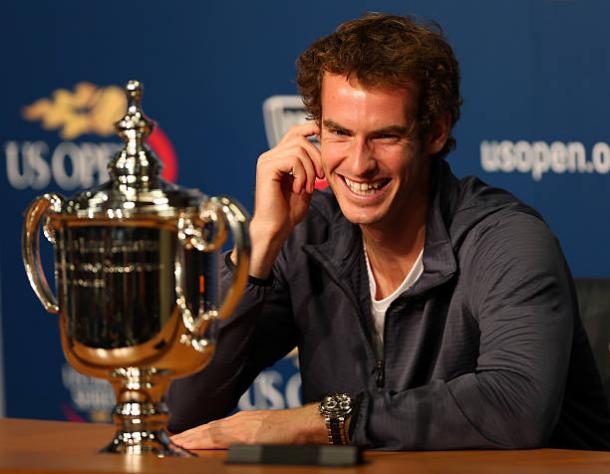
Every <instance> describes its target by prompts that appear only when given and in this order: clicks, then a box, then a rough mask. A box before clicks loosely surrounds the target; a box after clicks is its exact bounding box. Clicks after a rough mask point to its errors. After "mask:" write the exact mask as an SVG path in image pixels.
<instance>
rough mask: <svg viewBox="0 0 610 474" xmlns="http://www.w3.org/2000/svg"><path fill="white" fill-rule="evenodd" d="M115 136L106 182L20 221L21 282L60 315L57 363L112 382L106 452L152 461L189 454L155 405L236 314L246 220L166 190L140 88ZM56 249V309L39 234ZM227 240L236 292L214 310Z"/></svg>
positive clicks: (194, 193)
mask: <svg viewBox="0 0 610 474" xmlns="http://www.w3.org/2000/svg"><path fill="white" fill-rule="evenodd" d="M126 93H127V97H128V109H127V113H126V115H125V116H124V117H123V118H122V119H121V120H120V121H119V122H118V123H117V124H116V130H117V133H118V135H119V136H120V137H121V138H122V140H123V141H124V142H125V146H124V147H123V149H122V150H121V151H119V152H118V153H117V155H116V156H115V158H114V159H113V161H112V162H111V163H110V164H109V165H108V169H109V174H110V179H109V181H107V182H106V183H104V184H102V185H100V186H99V187H97V188H94V189H91V190H88V191H84V192H82V193H80V194H77V195H76V196H74V197H73V198H71V199H68V200H66V199H64V198H62V197H61V196H59V195H57V194H45V195H43V196H40V197H38V198H37V199H36V200H34V202H33V203H32V204H31V205H30V207H29V208H28V209H27V211H26V214H25V222H24V226H23V238H22V251H23V261H24V265H25V269H26V272H27V275H28V279H29V281H30V284H31V285H32V288H33V289H34V291H35V293H36V295H37V296H38V298H39V299H40V301H41V302H42V304H43V305H44V307H45V309H46V310H47V311H49V312H50V313H59V324H60V333H61V342H62V347H63V352H64V354H65V356H66V358H67V360H68V361H69V363H70V364H71V365H72V366H73V367H74V368H75V369H76V370H78V371H79V372H81V373H83V374H85V375H89V376H93V377H100V378H104V379H107V380H109V381H110V383H111V384H112V386H113V388H114V390H115V393H116V398H117V405H116V407H115V409H114V412H113V419H114V421H115V423H116V425H117V432H116V435H115V437H114V439H113V440H112V442H111V443H110V444H109V445H108V446H107V447H106V448H105V449H104V450H103V451H105V452H113V453H127V454H145V453H152V454H156V455H158V456H168V455H184V456H188V455H190V453H189V452H188V451H186V450H184V449H182V448H180V447H178V446H176V445H175V444H173V443H172V442H171V441H170V439H169V437H168V434H167V431H166V426H167V420H168V416H169V415H168V411H167V407H166V405H165V404H164V403H163V400H162V397H163V395H164V393H165V392H166V390H167V388H168V385H169V383H170V381H171V380H172V379H174V378H176V377H182V376H185V375H188V374H191V373H194V372H196V371H199V370H201V369H203V368H204V367H205V366H206V365H207V364H208V363H209V362H210V359H211V357H212V355H213V353H214V347H215V344H216V336H215V335H216V331H217V325H218V322H219V321H220V320H221V319H223V318H226V317H227V316H229V315H230V314H231V312H232V311H233V309H234V308H235V306H236V304H237V302H238V300H239V298H240V296H241V293H242V291H243V288H244V286H245V283H246V281H247V277H248V263H249V254H250V242H249V237H248V231H247V215H246V212H245V211H243V209H242V208H241V206H240V205H239V204H238V203H237V202H235V201H233V200H231V199H229V198H227V197H216V198H208V197H207V196H205V195H204V194H202V193H201V192H199V191H198V190H192V189H182V188H180V187H178V186H175V185H173V184H170V183H167V182H165V181H163V180H162V179H161V178H160V177H159V174H160V171H161V165H160V163H159V160H158V159H157V158H156V157H155V156H154V154H153V153H152V152H151V150H150V149H149V148H148V147H147V146H146V145H145V144H144V140H145V138H146V137H147V136H148V135H149V134H150V133H151V131H152V129H153V127H154V123H153V122H151V121H150V120H149V119H148V118H147V117H146V116H145V115H144V114H143V112H142V109H141V107H140V102H141V97H142V86H141V85H140V83H138V82H137V81H130V82H129V83H128V84H127V87H126ZM41 227H42V230H43V232H44V235H45V236H46V238H47V239H48V240H49V241H50V242H51V243H52V244H53V246H54V249H55V277H56V288H57V297H55V295H54V294H53V291H52V290H51V288H50V287H49V284H48V282H47V279H46V277H45V274H44V271H43V268H42V264H41V259H40V243H39V241H40V233H41V232H40V229H41ZM229 231H230V232H231V234H232V238H233V243H234V245H235V247H236V248H237V268H236V271H235V274H234V275H235V276H234V280H233V282H232V285H231V287H230V288H229V290H228V292H227V293H226V295H225V296H224V299H223V300H222V301H220V296H219V288H218V268H217V263H218V262H217V261H218V251H219V250H221V247H222V245H223V244H224V243H225V242H226V240H227V238H228V235H229Z"/></svg>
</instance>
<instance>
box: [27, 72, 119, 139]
mask: <svg viewBox="0 0 610 474" xmlns="http://www.w3.org/2000/svg"><path fill="white" fill-rule="evenodd" d="M126 107H127V99H126V98H125V93H124V92H123V90H122V89H121V88H119V87H116V86H108V87H96V86H95V85H94V84H91V83H89V82H79V83H78V84H76V86H74V92H70V91H69V90H66V89H58V90H56V91H55V92H54V93H53V96H52V99H39V100H37V101H36V102H34V103H33V104H31V105H29V106H27V107H24V108H23V117H24V118H25V119H26V120H30V121H36V120H40V121H41V122H42V127H43V128H44V129H45V130H56V129H59V136H60V137H61V138H63V139H64V140H74V139H75V138H78V137H79V136H81V135H84V134H86V133H92V134H95V135H101V136H109V135H112V134H113V133H114V122H116V121H117V120H119V119H120V118H121V117H122V115H123V114H124V113H125V109H126Z"/></svg>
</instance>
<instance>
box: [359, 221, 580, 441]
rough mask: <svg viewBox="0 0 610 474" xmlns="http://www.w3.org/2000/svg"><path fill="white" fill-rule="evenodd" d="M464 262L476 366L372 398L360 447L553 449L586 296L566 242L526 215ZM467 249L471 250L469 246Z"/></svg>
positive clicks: (497, 229) (488, 235)
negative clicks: (574, 277) (581, 295)
mask: <svg viewBox="0 0 610 474" xmlns="http://www.w3.org/2000/svg"><path fill="white" fill-rule="evenodd" d="M472 239H473V242H468V246H469V247H470V250H468V251H465V252H464V254H463V255H461V256H460V262H461V268H460V270H459V271H460V275H459V278H461V279H464V280H463V282H464V283H466V285H461V286H462V288H466V290H465V293H466V295H465V298H464V301H465V303H464V305H465V308H464V310H465V311H466V312H469V313H470V314H471V315H472V317H474V318H475V319H476V321H477V322H478V326H479V331H480V340H479V341H480V344H479V353H478V359H477V364H476V369H475V370H474V372H472V373H464V374H461V375H459V376H457V377H455V378H453V379H451V380H433V381H431V382H430V383H428V384H426V385H424V386H420V387H417V388H413V389H409V390H405V391H402V392H398V393H391V392H388V391H379V392H368V393H363V394H362V395H361V397H360V399H361V402H360V404H359V407H358V408H359V409H358V410H357V416H356V418H355V420H354V421H355V424H354V426H353V431H352V433H353V441H354V443H355V444H359V445H363V446H367V447H383V448H384V449H422V450H441V449H466V448H496V449H497V448H509V449H510V448H533V447H540V446H543V445H544V444H545V443H546V442H547V441H548V438H549V437H550V435H551V433H552V431H553V428H554V426H555V424H556V423H557V420H558V417H559V413H560V410H561V405H562V399H563V393H564V385H565V380H566V374H567V367H568V364H569V359H570V352H571V347H572V331H573V321H574V317H575V312H577V309H576V304H577V303H576V299H575V296H574V292H573V284H572V281H571V277H570V274H569V270H568V268H567V265H566V263H565V261H564V258H563V256H562V253H561V250H560V249H559V245H558V243H557V242H556V239H555V238H554V236H553V235H552V234H551V233H550V231H549V230H548V228H547V227H546V225H545V224H544V223H543V222H542V221H540V220H539V219H537V218H535V217H533V216H529V215H525V214H517V215H513V216H508V217H505V218H503V219H502V220H497V221H495V222H494V223H492V224H491V225H486V226H485V227H484V229H482V230H479V231H478V232H475V233H474V234H473V237H472ZM462 248H464V246H463V247H462Z"/></svg>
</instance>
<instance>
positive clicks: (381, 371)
mask: <svg viewBox="0 0 610 474" xmlns="http://www.w3.org/2000/svg"><path fill="white" fill-rule="evenodd" d="M384 385H385V362H384V360H383V359H380V360H378V361H377V388H383V386H384Z"/></svg>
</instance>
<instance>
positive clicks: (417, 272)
mask: <svg viewBox="0 0 610 474" xmlns="http://www.w3.org/2000/svg"><path fill="white" fill-rule="evenodd" d="M363 245H364V243H363ZM364 257H365V259H366V270H367V272H368V274H369V288H370V290H371V314H372V315H373V321H374V323H375V332H376V333H377V338H378V339H379V341H380V342H381V344H383V326H384V324H385V313H386V311H387V309H388V308H389V306H390V305H391V304H392V302H393V301H394V300H395V299H396V298H398V297H399V296H400V295H401V293H404V292H405V291H407V290H408V289H409V288H411V287H412V286H413V285H414V284H415V282H416V281H417V280H419V277H420V276H421V274H422V273H424V250H423V249H422V251H421V252H419V255H418V256H417V259H416V260H415V262H414V263H413V266H412V267H411V270H409V273H407V276H406V277H405V279H404V280H403V281H402V283H401V284H400V285H399V286H398V288H396V290H394V292H393V293H392V294H391V295H389V296H386V297H385V298H384V299H382V300H376V299H375V293H377V285H376V283H375V277H374V276H373V271H372V270H371V264H370V262H369V257H368V255H367V253H366V247H364Z"/></svg>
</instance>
